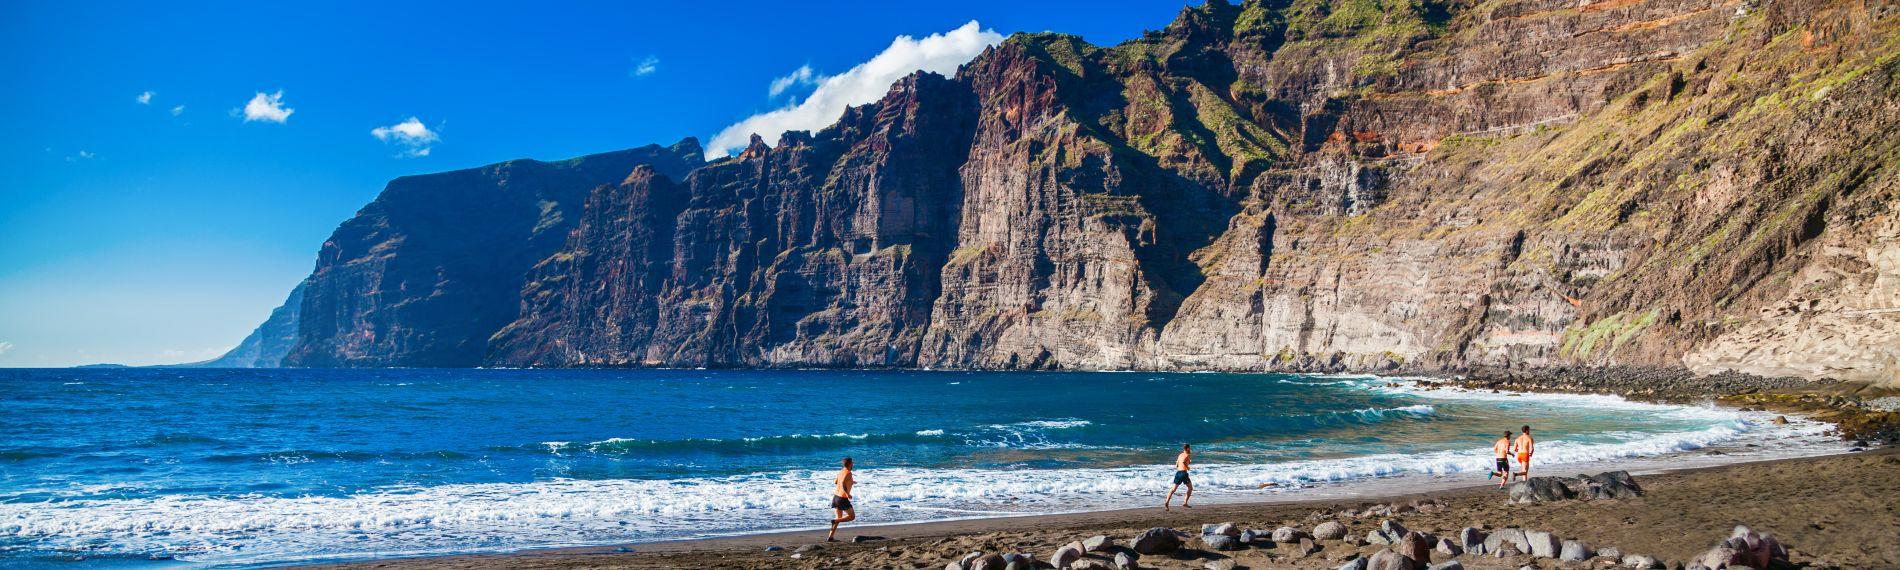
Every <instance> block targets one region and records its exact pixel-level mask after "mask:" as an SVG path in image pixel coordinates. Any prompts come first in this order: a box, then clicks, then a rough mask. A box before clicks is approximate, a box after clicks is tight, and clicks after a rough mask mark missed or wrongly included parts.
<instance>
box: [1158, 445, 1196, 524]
mask: <svg viewBox="0 0 1900 570" xmlns="http://www.w3.org/2000/svg"><path fill="white" fill-rule="evenodd" d="M1193 460H1194V448H1193V447H1192V446H1189V445H1188V444H1185V443H1183V444H1181V454H1180V455H1176V456H1174V486H1172V487H1168V498H1167V499H1165V500H1162V501H1161V509H1162V510H1172V508H1170V507H1169V506H1168V504H1169V503H1172V502H1174V491H1175V490H1176V489H1180V488H1181V486H1182V485H1187V495H1185V496H1182V497H1181V508H1184V509H1189V508H1193V507H1190V506H1188V501H1191V500H1194V480H1193V479H1190V478H1188V464H1189V463H1191V462H1193Z"/></svg>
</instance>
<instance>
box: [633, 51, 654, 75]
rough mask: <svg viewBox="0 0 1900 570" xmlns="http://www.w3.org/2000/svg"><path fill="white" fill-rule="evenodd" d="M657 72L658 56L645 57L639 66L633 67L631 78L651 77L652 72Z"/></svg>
mask: <svg viewBox="0 0 1900 570" xmlns="http://www.w3.org/2000/svg"><path fill="white" fill-rule="evenodd" d="M659 70H660V56H657V55H649V56H647V58H646V59H643V60H640V63H639V64H637V65H634V66H633V76H634V77H646V76H648V75H652V74H653V72H655V71H659Z"/></svg>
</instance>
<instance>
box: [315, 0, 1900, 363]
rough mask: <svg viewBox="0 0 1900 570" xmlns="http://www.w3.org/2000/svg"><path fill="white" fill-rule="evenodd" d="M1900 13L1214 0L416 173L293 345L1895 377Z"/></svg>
mask: <svg viewBox="0 0 1900 570" xmlns="http://www.w3.org/2000/svg"><path fill="white" fill-rule="evenodd" d="M1896 16H1900V9H1896V8H1895V7H1894V6H1893V5H1892V4H1890V3H1880V2H1860V1H1850V0H1780V1H1770V2H1760V3H1757V2H1752V1H1741V0H1699V1H1686V0H1605V1H1600V2H1589V1H1585V2H1581V3H1579V2H1556V1H1551V0H1489V1H1484V2H1460V1H1455V0H1451V1H1446V2H1429V1H1406V2H1393V1H1386V0H1294V1H1280V0H1276V1H1249V2H1246V3H1244V4H1241V5H1239V6H1233V5H1228V4H1225V3H1222V2H1219V1H1215V2H1212V3H1210V4H1208V5H1205V6H1201V7H1195V8H1190V9H1187V10H1184V11H1183V12H1182V14H1181V16H1180V18H1178V19H1177V20H1176V21H1175V22H1174V23H1173V24H1171V25H1169V26H1168V27H1167V28H1166V29H1164V30H1162V31H1158V32H1151V33H1149V34H1147V35H1146V36H1144V37H1142V38H1140V39H1137V40H1134V41H1130V42H1127V43H1124V44H1121V45H1117V46H1113V47H1107V48H1102V47H1096V46H1090V45H1088V44H1086V43H1083V42H1082V41H1081V40H1080V39H1078V38H1074V37H1070V36H1062V35H1055V34H1034V35H1018V36H1015V37H1012V38H1010V39H1009V40H1008V41H1006V42H1005V43H1003V44H1002V45H1000V46H997V47H995V48H993V49H991V50H990V51H988V52H987V53H985V54H984V55H982V56H980V57H978V58H977V59H976V60H975V61H972V62H971V63H969V64H968V65H966V66H964V67H963V68H962V69H961V70H960V71H959V72H958V74H957V75H956V77H954V78H944V77H939V76H935V75H927V74H925V75H917V76H913V77H911V78H909V79H906V80H905V81H903V82H900V83H899V84H897V85H895V86H893V87H892V90H891V92H890V93H889V95H887V96H886V97H885V98H884V100H882V101H879V102H877V103H875V104H872V105H867V106H865V107H861V108H855V109H852V110H851V111H850V112H848V113H847V114H846V115H845V116H844V117H843V118H842V119H840V120H839V122H838V123H837V124H836V125H833V126H832V127H829V128H827V129H824V130H822V131H820V132H818V133H816V134H805V133H792V134H788V135H787V136H786V137H784V138H783V139H782V140H780V141H778V144H776V145H773V146H770V147H768V146H766V145H765V144H762V143H763V141H755V144H753V145H752V147H751V148H749V149H747V150H746V151H745V152H744V153H742V154H740V155H739V156H737V157H733V158H729V159H725V160H721V161H717V162H714V163H710V164H707V165H704V166H698V165H697V164H696V163H694V162H692V161H686V160H684V159H680V158H678V157H674V158H671V159H669V158H666V157H668V156H671V155H668V154H667V153H666V152H662V151H661V150H659V149H654V148H652V147H650V148H649V149H647V150H646V151H645V153H644V154H640V155H639V156H638V157H633V156H629V157H625V158H624V159H623V160H618V161H594V165H593V166H590V167H587V168H578V169H577V168H568V169H566V170H561V169H558V168H553V167H551V166H549V165H540V163H534V164H536V165H538V166H536V167H535V168H537V169H538V170H535V171H534V172H535V175H534V176H536V177H548V176H557V175H556V174H554V173H555V172H556V171H560V172H565V174H559V175H558V176H565V177H566V178H562V180H564V182H562V183H560V184H551V183H549V184H543V183H537V184H536V185H535V186H534V187H533V188H512V187H510V186H509V185H508V184H505V183H504V182H503V180H504V179H507V178H510V176H507V175H505V174H497V172H499V171H501V170H512V169H509V168H506V167H505V165H504V167H491V168H490V169H484V170H480V171H468V172H464V173H449V174H444V175H436V177H423V178H422V179H418V180H411V179H403V180H398V181H397V182H396V183H392V185H391V189H390V190H389V191H386V192H385V195H384V197H383V198H380V199H379V200H378V203H376V204H372V205H371V206H370V207H368V208H366V209H365V210H364V212H363V213H362V214H361V215H359V216H358V218H356V219H354V220H352V221H351V222H348V223H346V224H345V225H344V227H343V228H341V229H339V231H338V235H337V237H336V238H333V239H332V241H331V243H330V244H326V246H325V248H324V254H323V258H322V259H321V260H320V262H319V269H318V272H317V274H316V275H314V276H313V277H312V281H311V288H310V290H309V293H308V294H307V297H306V300H305V302H304V304H303V312H302V319H303V322H302V323H301V326H300V333H299V334H300V338H299V341H298V343H297V348H296V349H295V350H294V351H292V353H291V355H290V356H289V357H288V358H287V360H286V362H288V363H290V364H295V365H310V366H335V365H455V366H467V365H478V364H493V365H529V366H659V365H666V366H685V365H693V366H920V367H938V368H1118V369H1120V368H1141V369H1218V370H1267V369H1285V370H1445V369H1460V368H1464V367H1469V366H1506V367H1509V366H1521V367H1543V366H1575V365H1608V364H1623V365H1642V366H1665V367H1679V366H1691V367H1693V368H1694V369H1696V370H1699V371H1708V372H1713V371H1718V370H1724V369H1739V370H1743V371H1750V372H1762V373H1770V374H1797V375H1803V376H1809V377H1821V376H1833V377H1842V378H1855V379H1865V380H1875V381H1887V382H1895V381H1900V377H1897V376H1896V375H1900V363H1897V362H1896V360H1897V359H1900V356H1896V354H1895V352H1894V350H1893V349H1892V348H1891V347H1892V346H1896V345H1900V343H1896V342H1895V341H1896V340H1900V338H1897V337H1900V289H1896V288H1895V285H1894V284H1895V283H1900V262H1896V257H1895V256H1896V255H1900V249H1896V247H1900V246H1896V245H1895V242H1896V237H1895V235H1894V232H1895V230H1894V227H1895V226H1894V224H1895V223H1896V222H1895V221H1894V220H1895V219H1900V212H1896V211H1895V210H1896V203H1900V188H1897V187H1896V184H1895V176H1896V170H1897V167H1900V146H1897V145H1900V143H1896V141H1900V136H1896V135H1900V133H1897V132H1896V130H1897V126H1900V103H1897V101H1900V96H1897V95H1900V93H1897V92H1900V80H1897V79H1896V73H1897V72H1900V62H1896V60H1895V57H1894V55H1893V54H1895V53H1900V34H1897V33H1896V30H1895V26H1896V21H1900V18H1897V17H1896ZM588 160H593V159H592V158H590V159H588ZM636 163H644V164H648V166H646V167H641V168H636V166H635V165H636ZM661 163H664V164H661ZM510 164H514V163H510ZM695 167H696V168H695ZM517 168H522V167H517ZM583 171H584V173H583ZM689 171H690V174H689V173H688V172H689ZM515 178H519V177H518V176H516V177H515ZM424 181H426V184H425V183H423V182H424ZM412 185H413V186H414V187H415V188H418V189H416V190H410V189H409V188H410V187H411V186H412ZM420 188H428V189H429V190H426V191H425V190H421V189H420ZM470 193H473V194H470ZM451 196H460V197H462V198H451ZM474 196H479V198H478V199H474V200H467V199H465V198H468V197H474ZM458 200H460V203H455V204H451V203H450V202H457V201H458ZM467 202H473V203H476V204H480V205H481V206H480V207H479V208H470V207H468V206H467V205H466V203H467ZM398 205H401V206H402V208H401V209H400V210H399V211H402V212H405V214H404V215H402V216H397V215H393V214H392V213H391V212H392V211H396V210H392V208H396V207H397V206H398ZM439 207H453V208H456V209H454V210H444V211H436V210H434V209H435V208H439ZM421 212H428V214H427V215H423V214H421ZM568 220H574V221H573V222H571V223H570V222H568ZM451 227H453V228H456V229H455V231H448V230H447V228H451ZM425 228H427V229H425ZM425 236H426V237H425ZM437 240H440V241H437ZM491 335H492V338H491Z"/></svg>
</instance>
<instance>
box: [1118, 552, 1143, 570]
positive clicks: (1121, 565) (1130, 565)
mask: <svg viewBox="0 0 1900 570" xmlns="http://www.w3.org/2000/svg"><path fill="white" fill-rule="evenodd" d="M1136 556H1138V555H1137V554H1135V553H1133V552H1125V551H1124V552H1117V553H1115V570H1135V568H1136V566H1135V560H1136V558H1135V557H1136Z"/></svg>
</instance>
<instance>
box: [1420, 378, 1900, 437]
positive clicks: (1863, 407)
mask: <svg viewBox="0 0 1900 570" xmlns="http://www.w3.org/2000/svg"><path fill="white" fill-rule="evenodd" d="M1417 382H1418V384H1419V386H1420V387H1421V388H1426V389H1436V388H1443V387H1457V388H1464V389H1470V390H1495V391H1509V392H1557V393H1567V394H1606V395H1614V396H1621V397H1623V398H1626V399H1629V400H1634V401H1640V402H1654V403H1663V404H1695V403H1702V402H1719V403H1722V404H1726V405H1730V406H1735V407H1738V408H1741V409H1743V410H1744V411H1760V410H1767V411H1776V412H1784V413H1792V414H1801V415H1803V416H1807V417H1810V418H1813V419H1816V420H1820V421H1825V422H1828V423H1832V424H1834V425H1835V426H1836V433H1837V434H1838V435H1840V437H1841V439H1842V440H1844V441H1849V442H1853V443H1854V444H1855V445H1857V446H1860V447H1871V446H1874V445H1892V444H1895V443H1900V398H1896V395H1900V390H1896V389H1892V388H1880V387H1875V386H1871V385H1868V384H1866V383H1861V382H1845V381H1839V380H1833V379H1822V380H1807V379H1804V378H1796V377H1780V378H1771V377H1765V376H1757V375H1754V374H1744V373H1739V372H1723V373H1720V374H1712V375H1707V376H1701V375H1697V374H1696V373H1694V372H1691V371H1689V370H1687V369H1682V368H1658V367H1636V366H1605V367H1559V368H1535V369H1515V368H1474V369H1471V370H1468V371H1466V372H1465V373H1464V374H1461V375H1454V376H1445V377H1435V378H1423V379H1419V380H1417Z"/></svg>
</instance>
